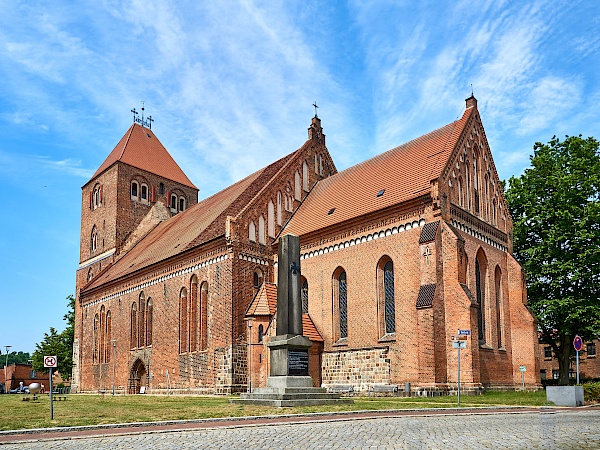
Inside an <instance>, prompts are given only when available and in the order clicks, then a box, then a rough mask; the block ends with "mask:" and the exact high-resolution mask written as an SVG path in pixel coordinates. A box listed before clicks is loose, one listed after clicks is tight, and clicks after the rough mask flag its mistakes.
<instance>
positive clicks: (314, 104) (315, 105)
mask: <svg viewBox="0 0 600 450" xmlns="http://www.w3.org/2000/svg"><path fill="white" fill-rule="evenodd" d="M313 106H314V107H315V117H319V116H318V115H317V108H318V106H317V101H316V100H315V102H314V103H313Z"/></svg>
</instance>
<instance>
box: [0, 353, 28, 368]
mask: <svg viewBox="0 0 600 450" xmlns="http://www.w3.org/2000/svg"><path fill="white" fill-rule="evenodd" d="M6 359H7V358H6V353H4V354H2V350H1V349H0V367H4V365H5V364H6ZM29 361H31V355H30V354H29V352H21V351H18V352H9V353H8V365H9V366H10V365H12V364H15V363H17V364H29Z"/></svg>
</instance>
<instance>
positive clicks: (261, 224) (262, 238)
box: [258, 215, 265, 245]
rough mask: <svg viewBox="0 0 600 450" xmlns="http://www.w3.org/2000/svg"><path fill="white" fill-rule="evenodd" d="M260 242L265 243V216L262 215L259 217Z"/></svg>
mask: <svg viewBox="0 0 600 450" xmlns="http://www.w3.org/2000/svg"><path fill="white" fill-rule="evenodd" d="M258 243H259V244H263V245H264V244H265V217H264V216H262V215H261V216H260V217H259V218H258Z"/></svg>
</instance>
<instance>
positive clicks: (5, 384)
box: [4, 345, 12, 394]
mask: <svg viewBox="0 0 600 450" xmlns="http://www.w3.org/2000/svg"><path fill="white" fill-rule="evenodd" d="M11 347H12V345H5V346H4V350H6V362H5V363H4V393H5V394H8V390H9V389H10V386H9V385H8V349H9V348H11Z"/></svg>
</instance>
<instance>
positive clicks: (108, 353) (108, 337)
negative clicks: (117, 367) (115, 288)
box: [104, 310, 112, 363]
mask: <svg viewBox="0 0 600 450" xmlns="http://www.w3.org/2000/svg"><path fill="white" fill-rule="evenodd" d="M105 329H106V341H105V342H106V345H105V350H104V352H105V357H104V361H106V363H109V362H110V358H111V356H112V355H111V353H112V315H111V313H110V310H108V311H106V327H105Z"/></svg>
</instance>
